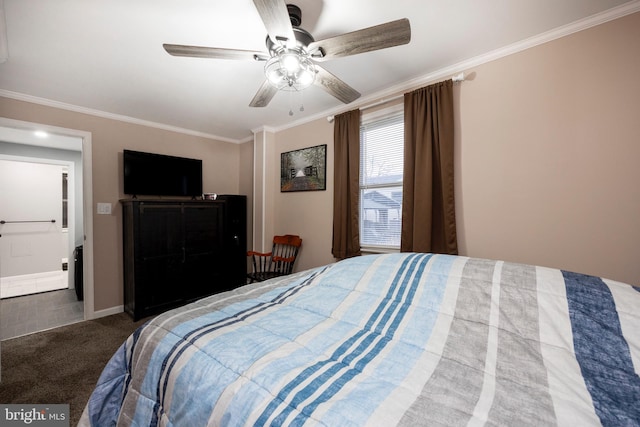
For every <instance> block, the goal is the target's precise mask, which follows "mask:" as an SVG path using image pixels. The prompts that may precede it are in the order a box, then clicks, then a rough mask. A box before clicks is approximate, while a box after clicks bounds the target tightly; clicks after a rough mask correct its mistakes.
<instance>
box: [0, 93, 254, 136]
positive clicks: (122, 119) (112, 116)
mask: <svg viewBox="0 0 640 427" xmlns="http://www.w3.org/2000/svg"><path fill="white" fill-rule="evenodd" d="M0 96H3V97H5V98H11V99H15V100H17V101H25V102H31V103H33V104H39V105H44V106H47V107H53V108H60V109H61V110H67V111H73V112H75V113H82V114H88V115H90V116H96V117H102V118H104V119H111V120H117V121H120V122H126V123H132V124H136V125H140V126H146V127H151V128H156V129H162V130H166V131H170V132H176V133H182V134H185V135H190V136H196V137H199V138H207V139H213V140H216V141H222V142H230V143H232V144H240V143H242V142H243V141H242V140H237V139H232V138H226V137H224V136H218V135H212V134H209V133H204V132H199V131H195V130H191V129H185V128H181V127H177V126H170V125H166V124H163V123H157V122H152V121H149V120H142V119H136V118H134V117H130V116H125V115H122V114H113V113H107V112H106V111H101V110H94V109H92V108H86V107H80V106H78V105H73V104H67V103H64V102H59V101H53V100H51V99H46V98H40V97H37V96H32V95H26V94H24V93H18V92H11V91H8V90H4V89H0Z"/></svg>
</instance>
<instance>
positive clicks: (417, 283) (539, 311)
mask: <svg viewBox="0 0 640 427" xmlns="http://www.w3.org/2000/svg"><path fill="white" fill-rule="evenodd" d="M638 313H640V290H639V289H637V288H633V287H631V286H629V285H626V284H622V283H619V282H614V281H610V280H604V279H600V278H597V277H592V276H585V275H581V274H576V273H570V272H566V271H561V270H556V269H550V268H542V267H535V266H528V265H520V264H512V263H507V262H502V261H490V260H482V259H474V258H466V257H456V256H446V255H430V254H389V255H375V256H363V257H358V258H353V259H349V260H345V261H342V262H339V263H336V264H331V265H328V266H325V267H322V268H317V269H314V270H310V271H306V272H303V273H298V274H295V275H292V276H288V277H287V278H284V279H280V280H271V281H267V282H263V283H259V284H255V285H247V286H244V287H242V288H239V289H236V290H234V291H231V292H227V293H224V294H219V295H216V296H213V297H209V298H205V299H203V300H201V301H199V302H196V303H194V304H191V305H188V306H185V307H182V308H179V309H176V310H173V311H170V312H167V313H165V314H163V315H161V316H159V317H157V318H155V319H154V320H152V321H151V322H149V323H147V324H146V325H145V326H143V327H141V328H140V329H139V330H138V331H136V332H135V333H134V334H133V335H132V336H131V337H130V338H129V339H128V340H127V341H126V342H125V343H124V344H123V346H122V347H121V348H120V349H119V350H118V352H117V353H116V354H115V355H114V356H113V358H112V360H111V361H110V362H109V364H108V365H107V367H106V368H105V370H104V372H103V374H102V376H101V378H100V380H99V382H98V385H97V387H96V389H95V391H94V393H93V395H92V396H91V398H90V400H89V402H88V404H87V407H86V408H85V412H84V414H83V419H82V421H81V425H92V426H99V427H103V426H107V425H114V424H115V423H116V422H117V424H118V425H137V426H156V425H161V426H176V427H195V426H205V425H215V426H244V425H259V426H262V425H324V426H331V427H333V426H361V425H373V426H392V425H401V426H418V425H428V426H435V425H445V426H458V425H470V426H476V425H497V426H525V425H531V426H543V425H565V426H591V425H605V426H622V425H634V426H637V425H640V377H639V375H638V373H639V372H640V315H639V314H638Z"/></svg>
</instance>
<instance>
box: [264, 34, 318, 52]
mask: <svg viewBox="0 0 640 427" xmlns="http://www.w3.org/2000/svg"><path fill="white" fill-rule="evenodd" d="M293 34H294V35H295V37H296V43H295V47H294V49H298V50H304V52H306V51H307V47H308V46H309V44H310V43H312V42H314V39H313V36H312V35H311V34H310V33H309V32H308V31H307V30H303V29H302V28H300V27H293ZM265 43H266V45H267V49H268V50H269V52H270V53H271V55H272V56H274V55H277V54H278V52H280V51H282V50H283V49H286V48H287V46H284V45H282V44H280V43H274V42H273V41H272V40H271V38H270V37H269V36H267V39H266V42H265Z"/></svg>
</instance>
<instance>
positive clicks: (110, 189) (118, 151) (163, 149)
mask: <svg viewBox="0 0 640 427" xmlns="http://www.w3.org/2000/svg"><path fill="white" fill-rule="evenodd" d="M0 116H2V117H6V118H10V119H15V120H22V121H27V122H34V123H41V124H46V125H51V126H58V127H63V128H68V129H75V130H82V131H86V132H90V133H91V141H92V154H93V161H92V175H93V202H94V214H93V242H94V310H95V311H100V310H105V309H110V308H113V307H117V306H119V305H122V304H123V293H122V259H121V258H122V215H121V209H120V206H119V204H118V200H119V199H122V198H124V197H125V195H124V194H122V150H123V149H125V148H126V149H132V150H139V151H150V152H155V153H161V154H169V155H176V156H182V157H193V158H199V159H202V160H203V186H204V191H205V192H215V193H218V194H223V193H227V194H239V190H240V182H241V180H240V178H239V170H240V165H241V158H240V146H239V145H236V144H231V143H227V142H220V141H214V140H211V139H207V138H200V137H195V136H189V135H184V134H180V133H175V132H169V131H165V130H160V129H155V128H150V127H146V126H141V125H136V124H130V123H125V122H120V121H116V120H109V119H104V118H100V117H95V116H91V115H86V114H80V113H75V112H71V111H66V110H61V109H57V108H51V107H46V106H42V105H37V104H32V103H28V102H22V101H16V100H12V99H8V98H0ZM242 182H244V181H242ZM243 189H246V185H244V186H243ZM245 194H247V193H245ZM98 202H108V203H111V204H112V206H113V210H112V212H113V213H112V215H97V214H96V213H95V204H96V203H98Z"/></svg>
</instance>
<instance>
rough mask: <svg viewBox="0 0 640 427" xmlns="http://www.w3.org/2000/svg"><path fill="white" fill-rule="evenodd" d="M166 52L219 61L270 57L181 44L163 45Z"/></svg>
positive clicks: (251, 51)
mask: <svg viewBox="0 0 640 427" xmlns="http://www.w3.org/2000/svg"><path fill="white" fill-rule="evenodd" d="M162 47H164V50H166V51H167V53H169V54H170V55H173V56H187V57H191V58H218V59H250V60H256V61H260V60H267V59H269V55H268V54H267V53H265V52H260V51H253V50H239V49H223V48H218V47H204V46H185V45H180V44H167V43H165V44H163V45H162Z"/></svg>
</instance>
